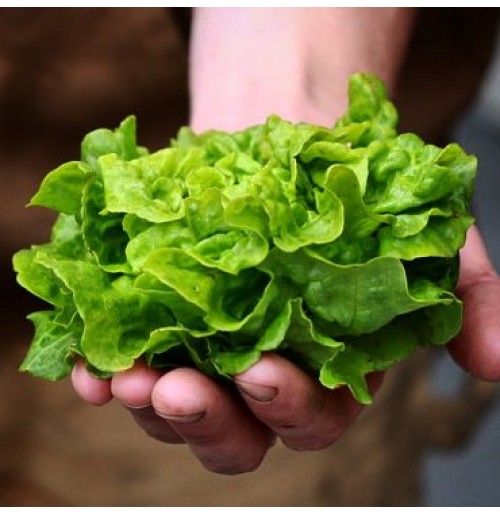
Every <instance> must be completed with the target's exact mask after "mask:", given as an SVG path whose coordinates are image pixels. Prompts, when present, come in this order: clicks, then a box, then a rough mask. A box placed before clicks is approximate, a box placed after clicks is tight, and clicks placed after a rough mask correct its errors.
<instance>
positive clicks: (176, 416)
mask: <svg viewBox="0 0 500 515" xmlns="http://www.w3.org/2000/svg"><path fill="white" fill-rule="evenodd" d="M156 414H157V415H158V416H159V417H161V418H164V419H165V420H168V421H169V422H180V423H184V424H192V423H193V422H198V421H199V420H201V419H202V418H203V417H204V416H205V414H206V412H205V411H197V412H196V413H162V412H160V411H157V412H156Z"/></svg>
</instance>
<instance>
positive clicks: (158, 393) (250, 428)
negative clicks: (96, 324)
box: [152, 368, 272, 474]
mask: <svg viewBox="0 0 500 515" xmlns="http://www.w3.org/2000/svg"><path fill="white" fill-rule="evenodd" d="M152 403H153V407H154V410H155V411H156V413H157V415H158V416H159V417H161V418H162V419H163V420H165V421H167V422H168V424H169V426H170V427H172V428H173V429H174V430H175V431H176V433H177V434H179V435H180V436H181V437H182V438H183V439H184V440H185V442H186V443H187V444H188V445H189V447H190V448H191V450H192V451H193V452H194V454H195V455H196V456H197V457H198V459H199V460H200V461H201V462H202V463H203V465H204V466H205V467H206V468H207V469H208V470H211V471H214V472H220V473H224V474H236V473H241V472H249V471H251V470H254V469H255V468H257V466H258V465H259V464H260V463H261V461H262V459H263V458H264V456H265V454H266V452H267V450H268V449H269V446H270V445H271V443H272V434H271V433H270V431H269V430H268V429H267V428H266V427H265V426H264V425H263V424H261V423H260V422H259V421H258V420H257V419H256V418H255V417H254V416H252V414H251V413H250V411H249V410H248V409H247V408H246V406H245V405H244V403H242V402H241V399H239V398H238V396H237V395H235V394H234V392H231V391H230V390H229V389H228V388H226V387H223V386H222V385H219V384H217V383H215V382H214V381H212V380H210V379H209V378H208V377H206V376H205V375H203V374H202V373H201V372H198V371H197V370H193V369H187V368H180V369H177V370H173V371H172V372H169V373H168V374H165V375H164V376H163V377H161V379H160V380H159V381H158V382H157V383H156V385H155V387H154V389H153V392H152Z"/></svg>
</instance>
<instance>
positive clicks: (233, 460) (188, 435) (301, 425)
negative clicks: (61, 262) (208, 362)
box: [72, 354, 381, 474]
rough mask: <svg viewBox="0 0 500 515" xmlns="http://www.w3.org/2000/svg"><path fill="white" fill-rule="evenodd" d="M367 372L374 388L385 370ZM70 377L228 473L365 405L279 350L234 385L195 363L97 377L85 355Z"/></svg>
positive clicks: (317, 433) (316, 438)
mask: <svg viewBox="0 0 500 515" xmlns="http://www.w3.org/2000/svg"><path fill="white" fill-rule="evenodd" d="M368 380H369V384H370V386H371V390H372V392H374V391H375V390H376V389H377V387H378V386H379V384H380V382H381V375H380V374H372V375H371V376H370V377H369V378H368ZM72 381H73V386H74V388H75V390H76V391H77V393H78V394H79V395H80V396H81V397H82V398H83V399H84V400H86V401H87V402H89V403H91V404H96V405H102V404H106V403H107V402H108V401H110V400H111V399H112V398H113V397H114V398H116V399H117V400H118V401H119V402H121V403H122V404H123V405H124V406H125V407H127V408H128V410H129V411H130V413H131V414H132V415H133V417H134V419H135V420H136V422H137V423H138V425H139V426H140V427H141V428H142V429H143V430H144V431H145V432H146V433H147V434H149V435H150V436H152V437H154V438H156V439H157V440H160V441H162V442H166V443H186V444H187V445H188V446H189V447H190V449H191V451H192V452H193V453H194V455H195V456H196V457H197V458H198V459H199V460H200V462H201V463H202V464H203V465H204V466H205V467H206V468H207V469H208V470H211V471H214V472H219V473H225V474H236V473H241V472H249V471H251V470H254V469H255V468H256V467H258V465H259V464H260V463H261V461H262V459H263V458H264V456H265V455H266V453H267V451H268V450H269V448H270V447H271V446H272V445H273V443H274V441H275V440H276V438H279V439H280V440H281V441H282V442H283V443H284V444H285V445H286V446H288V447H290V448H292V449H300V450H315V449H321V448H323V447H327V446H329V445H331V444H332V443H333V442H335V441H336V440H337V439H338V438H339V437H340V436H341V435H342V434H343V432H344V431H345V430H346V429H347V428H348V427H349V425H350V424H351V422H352V421H353V420H354V419H355V418H356V417H357V415H358V414H359V413H360V411H361V408H362V407H361V405H359V404H358V403H357V402H356V401H354V399H353V398H352V396H351V394H350V393H349V392H348V390H347V389H346V388H341V389H338V390H328V389H326V388H324V387H323V386H321V385H320V384H319V382H318V381H316V380H315V379H313V378H311V377H310V376H308V375H306V374H305V373H304V372H302V371H301V370H299V369H298V368H297V367H295V366H294V365H293V364H292V363H290V362H289V361H287V360H286V359H284V358H282V357H280V356H278V355H276V354H265V355H263V356H262V358H261V359H260V361H259V362H258V363H257V364H256V365H254V366H253V367H251V368H250V369H249V370H247V371H246V372H244V373H242V374H239V375H238V376H236V377H235V378H234V386H235V388H231V387H227V386H224V385H222V384H220V383H217V382H215V381H213V380H211V379H209V378H208V377H206V376H205V375H203V374H202V373H201V372H199V371H197V370H194V369H189V368H179V369H176V370H173V371H171V372H168V373H166V374H163V373H162V372H160V371H158V370H153V369H150V368H148V367H147V366H146V365H144V364H143V363H137V364H136V365H135V366H134V368H132V369H130V370H127V371H125V372H121V373H118V374H116V375H115V376H114V377H113V378H112V379H111V380H99V379H95V378H94V377H92V376H91V375H90V374H89V373H88V372H87V371H86V369H85V366H84V365H83V363H81V362H80V363H77V364H76V366H75V368H74V370H73V374H72Z"/></svg>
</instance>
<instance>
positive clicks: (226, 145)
mask: <svg viewBox="0 0 500 515" xmlns="http://www.w3.org/2000/svg"><path fill="white" fill-rule="evenodd" d="M349 100H350V103H349V108H348V112H347V114H346V115H345V116H343V117H342V118H340V119H339V120H338V121H337V122H336V123H335V125H334V126H333V127H331V128H327V127H319V126H314V125H309V124H305V123H299V124H291V123H289V122H287V121H285V120H282V119H280V118H279V117H278V116H270V117H269V118H268V119H267V121H266V122H265V123H264V124H262V125H257V126H253V127H249V128H247V129H245V130H243V131H240V132H236V133H227V132H221V131H215V130H214V131H207V132H205V133H202V134H194V133H193V132H192V131H191V130H190V129H189V128H187V127H184V128H182V129H181V130H180V131H179V133H178V136H177V138H176V139H174V140H173V141H172V142H171V144H170V145H169V146H168V147H167V148H164V149H160V150H158V151H157V152H154V153H149V152H148V150H147V149H145V148H143V147H138V146H137V144H136V139H135V118H134V117H133V116H130V117H128V118H127V119H126V120H125V121H124V122H123V123H122V124H121V125H120V126H119V127H118V128H117V129H116V130H114V131H111V130H108V129H99V130H96V131H94V132H91V133H90V134H88V135H87V136H85V138H84V140H83V142H82V147H81V160H80V161H71V162H69V163H66V164H63V165H61V166H60V167H58V168H56V169H55V170H54V171H52V172H50V173H49V174H48V175H47V177H46V178H45V179H44V181H43V182H42V184H41V186H40V190H39V191H38V193H37V194H36V195H35V196H34V197H33V199H32V201H31V204H32V205H37V206H45V207H47V208H50V209H53V210H56V211H58V212H59V213H60V214H59V217H58V219H57V222H56V223H55V225H54V228H53V232H52V236H51V240H50V242H48V243H47V244H45V245H38V246H33V247H32V248H31V249H26V250H21V251H19V252H18V253H17V254H16V255H15V256H14V259H13V262H14V268H15V270H16V272H17V278H18V281H19V283H20V284H21V285H22V286H23V287H25V288H26V289H28V290H29V291H30V292H32V293H33V294H34V295H37V296H38V297H40V298H41V299H43V300H44V301H46V302H47V303H48V304H49V305H51V307H52V310H47V311H43V312H40V313H33V314H32V315H30V319H31V320H32V321H33V323H34V324H35V329H36V331H35V337H34V340H33V344H32V346H31V348H30V350H29V352H28V354H27V356H26V359H25V360H24V362H23V364H22V365H21V369H22V370H25V371H28V372H30V373H32V374H33V375H35V376H38V377H42V378H45V379H50V380H56V379H60V378H62V377H64V376H66V375H67V374H68V373H69V372H70V370H71V366H72V361H73V359H74V357H75V356H77V355H79V356H82V357H83V358H84V359H85V360H86V362H87V365H88V367H89V370H91V371H92V372H93V373H95V374H97V375H98V376H100V377H107V376H111V375H112V374H114V373H116V372H118V371H121V370H125V369H127V368H129V367H131V366H132V365H133V363H134V361H135V360H137V359H138V358H139V357H144V358H145V359H147V361H148V363H149V364H150V365H151V366H155V367H156V366H157V367H164V368H167V369H168V368H173V367H176V366H180V365H192V366H195V367H198V368H199V369H201V370H203V371H204V372H206V373H207V374H210V375H213V376H215V377H227V376H231V375H233V374H236V373H238V372H241V371H243V370H245V369H246V368H248V367H249V366H251V365H252V364H253V363H255V362H256V361H257V360H258V359H259V357H260V355H261V353H262V352H268V351H276V352H279V353H282V354H283V355H285V356H287V357H288V358H289V359H291V360H293V361H294V362H296V363H297V364H298V365H300V366H301V367H303V369H304V370H306V371H308V372H310V373H312V374H315V375H316V376H317V377H318V378H319V380H320V381H321V382H322V383H323V384H324V385H325V386H327V387H330V388H335V387H338V386H341V385H346V386H347V387H349V388H350V389H351V391H352V393H353V395H354V396H355V397H356V399H357V400H358V401H360V402H362V403H369V402H370V401H371V397H370V394H369V392H368V389H367V385H366V375H367V374H368V373H370V372H373V371H376V370H385V369H387V368H388V367H390V366H392V365H393V364H394V363H395V362H397V361H399V360H401V359H404V358H405V357H406V356H408V355H409V354H410V353H411V352H412V351H413V350H414V349H415V348H416V347H417V346H426V345H443V344H445V343H446V342H448V341H449V340H450V339H452V338H453V337H454V336H455V335H456V334H457V332H458V331H459V330H460V326H461V303H460V301H459V300H458V299H457V298H456V297H455V296H454V295H453V290H454V287H455V285H456V280H457V276H458V250H459V249H460V247H461V246H462V245H463V243H464V239H465V234H466V231H467V229H468V228H469V226H470V225H471V223H472V217H471V216H470V213H469V204H470V198H471V194H472V188H473V181H474V176H475V171H476V159H475V158H474V157H473V156H470V155H467V154H466V153H465V152H464V151H463V150H462V149H461V148H460V147H459V146H458V145H456V144H451V145H448V146H447V147H445V148H439V147H437V146H435V145H429V144H426V143H425V142H423V141H422V140H421V139H420V138H419V137H418V136H416V135H414V134H398V133H397V130H396V125H397V112H396V109H395V107H394V106H393V104H392V103H391V102H390V101H389V100H388V98H387V94H386V90H385V87H384V85H383V83H382V82H381V81H380V80H379V79H377V78H376V77H374V76H371V75H367V74H357V75H354V76H353V77H352V78H351V81H350V88H349Z"/></svg>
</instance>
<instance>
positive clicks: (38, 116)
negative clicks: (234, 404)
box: [0, 8, 500, 506]
mask: <svg viewBox="0 0 500 515" xmlns="http://www.w3.org/2000/svg"><path fill="white" fill-rule="evenodd" d="M189 17H190V11H189V10H187V9H181V8H175V9H160V8H112V9H110V8H71V9H48V8H38V9H25V8H1V9H0V150H1V151H0V177H1V184H0V205H1V208H2V209H1V210H0V281H1V282H0V284H1V290H0V291H1V293H0V302H1V309H0V319H1V322H2V328H3V338H2V346H1V350H0V391H1V392H2V395H1V398H0V505H1V506H98V505H99V506H263V505H265V506H419V505H427V506H442V505H451V506H459V505H461V506H480V505H482V506H491V505H498V504H500V489H499V488H498V482H499V479H500V459H499V458H500V441H499V439H498V437H497V435H498V432H499V429H500V404H499V401H498V395H497V389H496V387H495V385H492V384H488V383H483V382H481V381H476V380H473V379H472V378H469V377H468V376H467V375H466V374H465V373H463V372H462V371H461V370H459V369H458V368H457V367H456V366H455V365H454V364H453V363H452V362H451V360H450V359H449V357H448V356H447V354H446V352H445V351H435V352H431V351H426V352H422V353H416V354H415V356H413V357H412V358H411V359H410V360H408V361H407V362H404V363H402V364H400V365H399V366H397V367H395V368H394V369H393V370H392V371H391V372H390V373H389V374H387V378H386V381H385V384H384V387H383V388H382V391H381V394H380V395H379V396H378V397H377V399H376V401H375V403H374V405H373V406H371V407H370V408H369V409H367V410H365V412H364V414H363V416H362V417H361V418H360V419H359V420H358V421H357V422H356V424H355V425H354V427H353V428H352V429H351V430H350V431H349V432H348V434H347V435H346V436H345V437H344V438H343V439H342V440H341V441H340V442H339V443H338V444H337V445H335V446H333V447H332V448H331V449H327V450H324V451H321V452H312V453H298V452H292V451H288V450H287V449H285V448H283V447H282V446H280V445H278V446H276V447H275V448H274V449H273V450H272V452H271V453H270V455H269V457H268V459H267V460H266V461H265V463H264V464H263V466H262V467H261V468H260V469H259V470H258V471H257V472H254V473H252V474H246V475H243V476H237V477H224V476H216V475H214V474H211V473H208V472H206V471H205V470H204V469H202V468H201V466H200V465H199V464H198V463H197V461H196V460H195V459H194V458H192V457H191V455H190V454H189V452H188V451H187V450H186V449H185V448H184V447H182V446H165V445H162V444H160V443H158V442H155V441H153V440H151V439H149V438H147V437H146V436H145V435H143V434H142V433H141V431H140V430H139V429H138V428H137V427H136V425H135V424H134V423H133V422H132V420H131V418H130V417H129V415H128V414H127V413H126V412H125V411H124V410H122V409H120V407H119V406H117V405H115V404H113V403H112V404H110V405H108V406H105V407H101V408H95V407H91V406H87V405H85V404H84V403H83V402H82V401H80V400H79V399H77V398H76V395H75V394H74V393H73V391H72V389H71V387H70V384H69V382H68V381H63V382H61V383H57V384H50V383H46V382H43V381H39V380H36V379H33V378H31V377H30V376H27V375H25V374H20V373H18V372H17V367H18V365H19V363H20V362H21V360H22V358H23V356H24V354H25V352H26V349H27V346H28V345H29V342H30V339H31V336H32V329H31V326H30V324H29V323H28V322H27V321H26V320H25V316H26V314H27V313H29V312H31V311H34V310H36V309H39V308H40V305H39V304H38V303H37V301H36V300H35V299H33V298H32V297H31V296H29V295H28V294H27V293H25V292H24V291H23V290H22V289H21V288H20V287H18V286H17V285H16V283H15V278H14V275H13V273H12V265H11V258H12V254H13V253H14V252H15V251H16V250H18V249H20V248H23V247H27V246H29V245H31V244H34V243H39V242H44V241H46V240H47V238H48V235H49V231H50V226H51V223H52V221H53V215H52V214H51V213H49V212H48V211H45V210H42V209H38V208H31V209H25V208H24V206H25V204H26V203H27V201H28V200H29V198H30V197H31V196H32V195H33V194H34V193H35V191H36V190H37V188H38V185H39V183H40V181H41V179H42V178H43V176H44V175H45V174H46V173H47V172H48V171H50V170H51V169H52V168H54V167H56V166H58V165H59V164H60V163H62V162H65V161H69V160H73V159H78V157H79V144H80V141H81V138H82V137H83V136H84V135H85V133H87V132H88V131H90V130H92V129H95V128H97V127H110V128H111V127H116V126H117V125H118V124H119V122H120V121H121V120H122V119H123V118H124V117H125V116H127V115H128V114H132V113H133V114H136V115H137V118H138V125H139V127H138V137H139V141H140V143H141V144H143V145H145V146H148V147H150V148H151V149H153V150H154V149H155V148H159V147H161V146H165V145H167V144H168V141H169V138H170V137H171V136H173V135H174V134H175V132H176V130H177V129H178V127H179V126H181V125H183V124H185V123H187V120H188V95H187V47H188V36H189ZM497 18H498V9H496V8H491V9H484V8H479V9H477V8H476V9H462V8H433V9H422V10H421V12H420V14H419V18H418V20H417V24H416V28H415V34H414V37H413V40H412V42H411V44H410V48H409V51H408V58H407V61H406V63H405V66H404V68H403V70H402V74H401V84H400V88H399V91H398V93H397V96H396V98H395V102H396V104H397V105H398V108H399V109H400V113H401V129H402V130H412V131H414V132H417V133H419V134H421V135H422V136H424V138H426V139H427V140H428V141H431V142H434V143H445V142H446V141H450V140H456V141H459V142H460V143H461V144H462V145H463V146H464V147H465V148H466V150H467V151H468V152H470V153H474V154H476V155H477V156H478V157H479V162H480V173H479V176H478V183H477V191H476V196H475V209H476V214H477V216H478V220H479V224H480V226H481V227H482V229H483V233H484V235H485V237H486V242H487V245H488V247H489V249H490V251H491V252H492V257H493V258H494V259H495V262H496V264H497V267H498V266H499V263H500V238H498V235H497V232H498V229H497V219H498V213H499V209H500V207H499V201H498V192H500V184H499V181H500V174H499V173H498V170H497V169H496V168H497V164H496V163H498V162H499V161H500V159H499V158H500V146H499V145H498V144H497V142H498V141H500V58H499V56H500V51H498V50H497V47H498V44H497Z"/></svg>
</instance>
